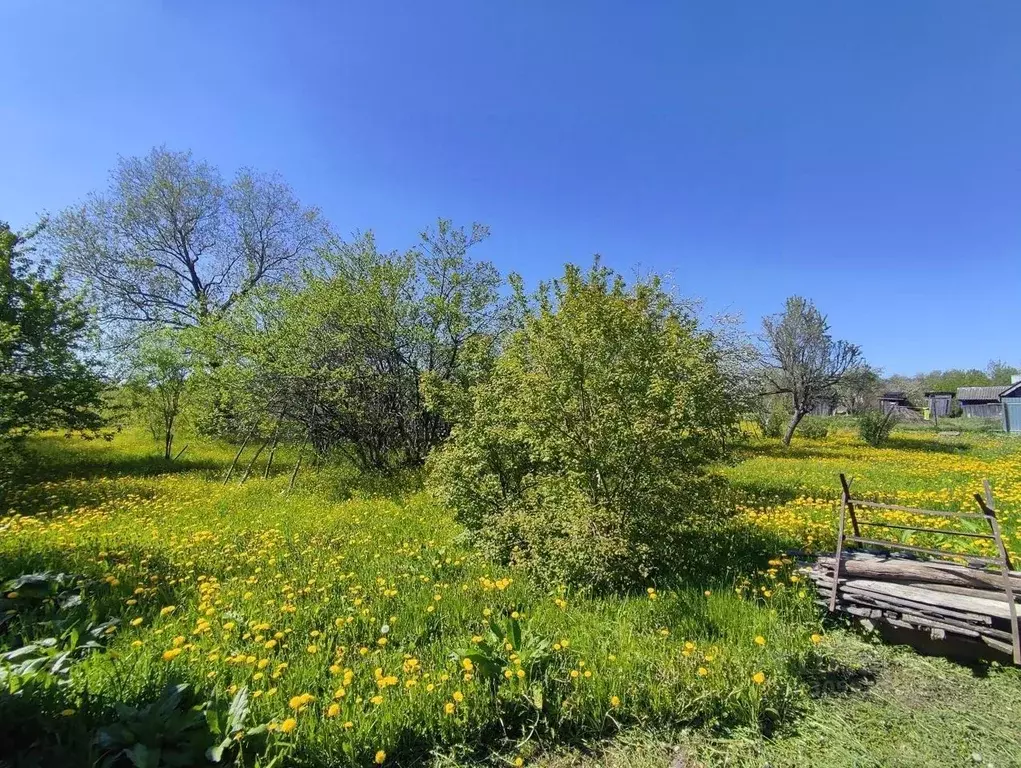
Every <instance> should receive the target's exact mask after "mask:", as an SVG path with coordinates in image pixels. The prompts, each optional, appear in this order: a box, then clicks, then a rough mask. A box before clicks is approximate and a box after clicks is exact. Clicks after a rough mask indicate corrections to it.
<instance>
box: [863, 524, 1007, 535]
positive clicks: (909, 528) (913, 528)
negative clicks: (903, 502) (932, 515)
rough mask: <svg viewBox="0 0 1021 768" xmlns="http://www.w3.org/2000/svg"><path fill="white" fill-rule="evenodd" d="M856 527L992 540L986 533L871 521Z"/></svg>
mask: <svg viewBox="0 0 1021 768" xmlns="http://www.w3.org/2000/svg"><path fill="white" fill-rule="evenodd" d="M858 525H871V526H874V527H876V528H896V529H897V530H898V531H917V532H918V533H940V534H944V533H945V534H950V535H951V536H967V537H968V538H971V539H992V538H993V537H992V536H991V535H990V534H988V533H971V532H970V531H948V530H946V529H945V528H920V527H918V526H917V525H894V524H893V523H880V522H878V521H875V522H873V521H871V520H859V521H858Z"/></svg>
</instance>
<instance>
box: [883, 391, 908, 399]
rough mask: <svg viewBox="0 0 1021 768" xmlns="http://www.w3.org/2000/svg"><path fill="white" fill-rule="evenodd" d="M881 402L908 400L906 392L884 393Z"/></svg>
mask: <svg viewBox="0 0 1021 768" xmlns="http://www.w3.org/2000/svg"><path fill="white" fill-rule="evenodd" d="M879 399H880V400H907V399H908V396H907V393H906V392H884V393H883V394H881V395H880V396H879Z"/></svg>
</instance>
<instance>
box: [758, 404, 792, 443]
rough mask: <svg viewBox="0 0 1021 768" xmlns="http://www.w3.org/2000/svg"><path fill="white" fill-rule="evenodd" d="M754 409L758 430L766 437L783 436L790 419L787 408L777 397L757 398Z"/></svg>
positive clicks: (776, 437)
mask: <svg viewBox="0 0 1021 768" xmlns="http://www.w3.org/2000/svg"><path fill="white" fill-rule="evenodd" d="M757 406H758V407H757V408H756V410H755V422H756V423H757V424H758V425H759V431H760V432H762V436H763V437H766V438H775V439H778V438H780V437H783V433H784V430H785V429H786V428H787V422H789V421H790V420H791V415H790V412H789V410H788V408H787V407H786V406H785V405H784V403H783V402H782V401H781V400H779V399H778V398H767V399H762V400H759V402H758V403H757Z"/></svg>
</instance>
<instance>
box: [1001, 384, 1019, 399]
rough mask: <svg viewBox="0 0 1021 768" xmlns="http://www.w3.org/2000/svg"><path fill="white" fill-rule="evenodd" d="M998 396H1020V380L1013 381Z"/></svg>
mask: <svg viewBox="0 0 1021 768" xmlns="http://www.w3.org/2000/svg"><path fill="white" fill-rule="evenodd" d="M1000 397H1021V381H1017V382H1014V383H1013V384H1011V385H1010V386H1009V387H1007V388H1006V389H1005V390H1003V391H1002V392H1001V393H1000Z"/></svg>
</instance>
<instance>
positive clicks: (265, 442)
mask: <svg viewBox="0 0 1021 768" xmlns="http://www.w3.org/2000/svg"><path fill="white" fill-rule="evenodd" d="M268 444H269V440H263V441H262V445H260V446H259V448H258V450H256V452H255V453H254V454H253V455H252V458H251V459H250V460H249V462H248V466H247V467H245V473H244V474H243V475H241V480H240V481H238V485H244V482H245V480H247V479H248V476H249V475H251V474H252V467H254V466H255V460H256V459H258V458H259V454H260V453H262V449H263V448H265V447H266V446H267V445H268Z"/></svg>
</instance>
